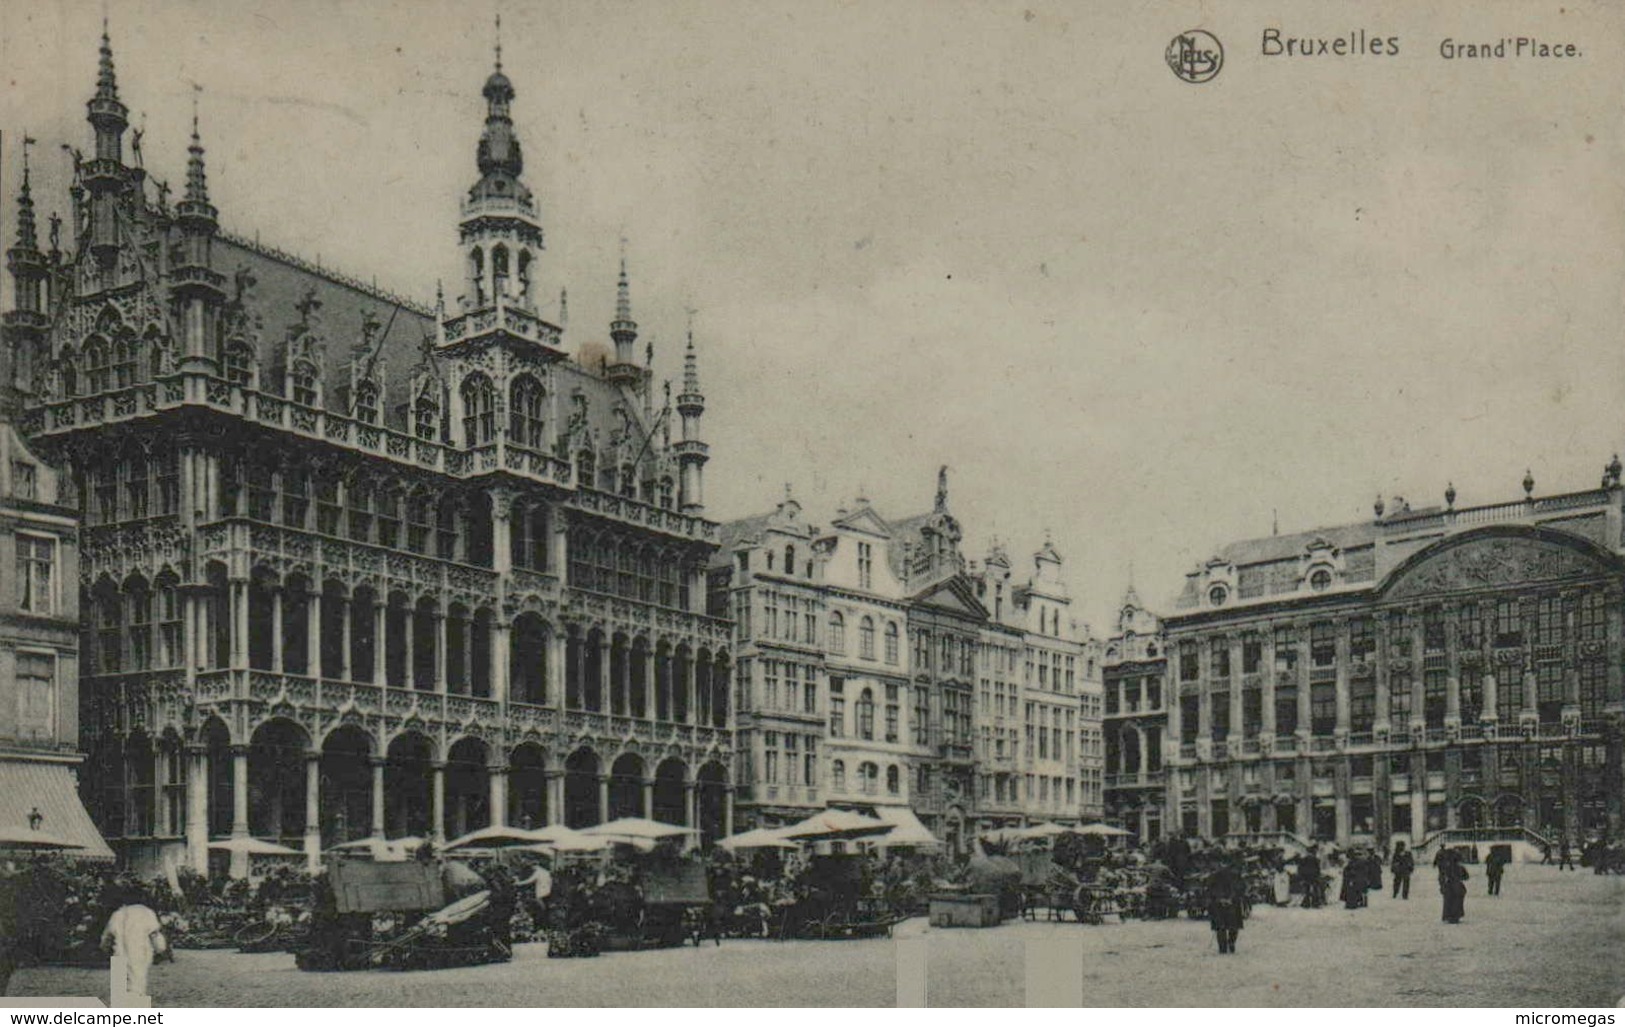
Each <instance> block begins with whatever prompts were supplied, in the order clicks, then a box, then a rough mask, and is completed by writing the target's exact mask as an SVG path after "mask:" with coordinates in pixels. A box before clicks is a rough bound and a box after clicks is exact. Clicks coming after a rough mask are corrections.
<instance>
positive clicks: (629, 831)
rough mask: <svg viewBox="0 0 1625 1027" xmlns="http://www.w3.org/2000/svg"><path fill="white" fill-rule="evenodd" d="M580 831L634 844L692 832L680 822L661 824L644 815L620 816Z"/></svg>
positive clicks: (588, 834)
mask: <svg viewBox="0 0 1625 1027" xmlns="http://www.w3.org/2000/svg"><path fill="white" fill-rule="evenodd" d="M581 833H582V834H584V835H587V836H588V837H592V838H610V839H613V840H615V841H629V842H632V843H634V844H635V843H637V842H657V841H660V840H661V839H663V838H675V837H677V836H679V835H685V834H690V833H692V832H691V831H690V829H689V828H686V827H683V826H682V825H680V824H663V823H661V822H660V821H658V820H648V819H645V818H644V817H621V818H620V819H618V820H611V821H610V822H608V823H607V824H597V825H594V826H593V827H587V828H583V829H582V831H581Z"/></svg>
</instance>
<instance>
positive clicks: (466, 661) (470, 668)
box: [462, 616, 502, 702]
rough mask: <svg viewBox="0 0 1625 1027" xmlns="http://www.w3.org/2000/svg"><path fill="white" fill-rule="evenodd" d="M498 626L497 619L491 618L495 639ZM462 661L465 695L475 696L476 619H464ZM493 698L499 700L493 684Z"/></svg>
mask: <svg viewBox="0 0 1625 1027" xmlns="http://www.w3.org/2000/svg"><path fill="white" fill-rule="evenodd" d="M496 626H497V619H496V617H495V616H493V617H492V618H491V635H492V637H495V635H496V633H497V632H496ZM462 661H463V694H465V695H473V694H474V618H473V617H464V618H463V656H462ZM491 666H492V667H493V668H494V667H495V666H496V663H495V661H492V664H491ZM491 697H492V698H493V699H496V698H497V694H496V686H495V684H494V683H493V685H492V687H491ZM497 701H498V702H501V701H502V700H501V699H497Z"/></svg>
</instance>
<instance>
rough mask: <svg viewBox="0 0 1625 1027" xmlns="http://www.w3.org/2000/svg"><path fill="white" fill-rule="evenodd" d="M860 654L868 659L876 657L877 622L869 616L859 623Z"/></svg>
mask: <svg viewBox="0 0 1625 1027" xmlns="http://www.w3.org/2000/svg"><path fill="white" fill-rule="evenodd" d="M858 655H859V656H861V657H863V658H864V659H866V660H872V659H874V658H875V622H874V621H873V620H871V619H870V618H869V617H864V618H863V620H862V621H860V622H859V623H858Z"/></svg>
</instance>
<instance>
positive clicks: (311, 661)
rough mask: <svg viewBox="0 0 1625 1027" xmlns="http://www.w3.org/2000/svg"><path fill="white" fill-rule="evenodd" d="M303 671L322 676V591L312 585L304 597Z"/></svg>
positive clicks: (317, 676) (314, 676) (312, 675)
mask: <svg viewBox="0 0 1625 1027" xmlns="http://www.w3.org/2000/svg"><path fill="white" fill-rule="evenodd" d="M305 673H306V674H309V675H310V676H311V677H313V678H319V677H321V676H322V591H321V589H319V588H316V587H314V585H313V586H312V587H311V589H310V591H309V592H308V593H306V597H305Z"/></svg>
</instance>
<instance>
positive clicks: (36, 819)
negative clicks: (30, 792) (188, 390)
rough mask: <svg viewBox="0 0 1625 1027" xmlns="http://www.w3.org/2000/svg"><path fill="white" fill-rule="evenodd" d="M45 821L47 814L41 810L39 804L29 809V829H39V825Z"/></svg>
mask: <svg viewBox="0 0 1625 1027" xmlns="http://www.w3.org/2000/svg"><path fill="white" fill-rule="evenodd" d="M44 822H45V814H43V813H41V812H40V811H39V807H38V806H35V807H34V808H33V809H31V810H29V811H28V829H29V830H30V831H38V830H39V826H40V825H41V824H43V823H44Z"/></svg>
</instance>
